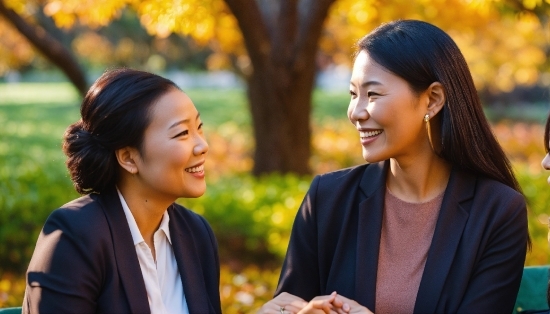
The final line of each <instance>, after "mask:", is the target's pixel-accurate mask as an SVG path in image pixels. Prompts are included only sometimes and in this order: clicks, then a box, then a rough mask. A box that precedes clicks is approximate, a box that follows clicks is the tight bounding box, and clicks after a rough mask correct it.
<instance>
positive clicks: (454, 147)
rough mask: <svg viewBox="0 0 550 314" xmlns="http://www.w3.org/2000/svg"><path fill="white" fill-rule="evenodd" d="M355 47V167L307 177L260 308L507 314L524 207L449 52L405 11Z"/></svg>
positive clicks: (517, 275) (452, 49) (515, 282)
mask: <svg viewBox="0 0 550 314" xmlns="http://www.w3.org/2000/svg"><path fill="white" fill-rule="evenodd" d="M357 47H358V51H357V54H356V56H355V61H354V66H353V72H352V77H351V81H350V94H351V100H350V104H349V108H348V118H349V120H350V122H351V123H352V124H353V126H354V127H355V128H356V129H357V132H358V135H359V140H360V142H361V146H362V151H363V157H364V159H365V160H366V161H367V164H364V165H360V166H356V167H352V168H348V169H343V170H339V171H335V172H331V173H327V174H323V175H320V176H317V177H315V178H314V180H313V182H312V183H311V187H310V189H309V191H308V193H307V195H306V197H305V199H304V201H303V203H302V205H301V207H300V210H299V212H298V214H297V216H296V219H295V222H294V227H293V230H292V235H291V239H290V244H289V247H288V251H287V255H286V259H285V262H284V265H283V268H282V271H281V277H280V281H279V285H278V288H277V291H276V298H275V299H273V300H272V301H270V302H268V303H267V304H265V305H264V307H263V308H262V309H261V310H260V313H279V314H280V313H292V312H299V311H300V312H301V313H309V312H319V311H322V312H327V313H328V312H331V311H336V312H339V313H342V312H351V313H372V312H374V313H377V314H380V313H413V312H414V313H457V312H461V313H510V312H511V311H512V309H513V306H514V303H515V300H516V295H517V292H518V289H519V285H520V281H521V276H522V271H523V264H524V260H525V254H526V249H527V246H528V243H529V236H528V231H527V210H526V204H525V200H524V197H523V195H522V193H521V190H520V187H519V185H518V182H517V181H516V179H515V177H514V174H513V171H512V167H511V165H510V162H509V161H508V159H507V157H506V156H505V154H504V152H503V150H502V148H501V147H500V145H499V144H498V142H497V141H496V139H495V137H494V135H493V133H492V132H491V129H490V126H489V123H488V122H487V119H486V117H485V116H484V113H483V110H482V107H481V103H480V100H479V97H478V94H477V92H476V89H475V87H474V83H473V80H472V77H471V74H470V71H469V69H468V66H467V64H466V61H465V59H464V57H463V56H462V54H461V52H460V50H459V48H458V47H457V45H456V44H455V43H454V41H453V40H452V39H451V38H450V37H449V36H448V35H447V34H446V33H445V32H443V31H442V30H441V29H439V28H437V27H436V26H434V25H431V24H429V23H425V22H422V21H415V20H399V21H394V22H391V23H387V24H383V25H381V26H379V27H378V28H376V29H375V30H373V31H372V32H371V33H370V34H368V35H366V36H365V37H364V38H362V39H361V40H360V41H359V42H358V45H357ZM333 292H336V294H335V293H333ZM310 300H312V301H311V302H309V303H308V301H310Z"/></svg>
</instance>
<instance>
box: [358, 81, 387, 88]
mask: <svg viewBox="0 0 550 314" xmlns="http://www.w3.org/2000/svg"><path fill="white" fill-rule="evenodd" d="M350 84H351V85H353V86H355V84H353V82H350ZM371 85H377V86H382V85H383V84H382V83H380V82H378V81H367V82H364V83H361V88H365V87H369V86H371Z"/></svg>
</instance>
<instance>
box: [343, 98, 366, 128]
mask: <svg viewBox="0 0 550 314" xmlns="http://www.w3.org/2000/svg"><path fill="white" fill-rule="evenodd" d="M369 118H370V114H369V112H368V111H367V107H366V105H365V104H364V103H363V102H362V101H359V98H357V99H352V100H351V101H350V103H349V106H348V119H349V121H350V122H351V123H352V124H353V125H355V124H356V123H357V122H359V121H363V120H368V119H369Z"/></svg>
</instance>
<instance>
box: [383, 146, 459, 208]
mask: <svg viewBox="0 0 550 314" xmlns="http://www.w3.org/2000/svg"><path fill="white" fill-rule="evenodd" d="M426 155H427V156H426ZM426 155H423V156H417V157H416V158H412V159H409V160H405V161H404V160H397V159H394V158H392V159H390V169H389V172H388V176H387V180H386V184H387V186H388V188H389V189H390V190H391V191H392V193H393V194H394V195H395V196H397V197H399V198H400V199H402V200H404V201H408V202H412V203H420V202H426V201H429V200H431V199H433V198H434V197H436V196H438V195H439V194H441V193H442V192H443V191H444V190H445V188H446V187H447V182H448V181H449V176H450V174H451V165H450V164H449V163H448V162H447V161H445V160H444V159H442V158H441V157H439V156H437V155H436V154H435V153H433V152H431V150H430V154H426Z"/></svg>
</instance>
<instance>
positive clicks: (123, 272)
mask: <svg viewBox="0 0 550 314" xmlns="http://www.w3.org/2000/svg"><path fill="white" fill-rule="evenodd" d="M80 114H81V119H80V120H79V121H77V122H76V123H74V124H72V125H71V126H69V127H68V129H67V131H66V132H65V135H64V139H63V151H64V152H65V154H66V155H67V167H68V169H69V173H70V175H71V179H72V181H73V183H74V187H75V189H76V190H77V191H78V192H79V193H80V194H82V195H83V196H82V197H80V198H78V199H76V200H73V201H71V202H69V203H67V204H65V205H63V206H61V207H60V208H59V209H56V210H54V211H53V212H52V214H51V215H50V216H49V217H48V219H47V221H46V223H45V225H44V227H43V229H42V232H41V233H40V236H39V238H38V241H37V243H36V247H35V250H34V253H33V256H32V259H31V262H30V264H29V267H28V270H27V286H26V290H25V297H24V300H23V313H221V306H220V296H219V261H218V252H217V242H216V239H215V237H214V234H213V232H212V230H211V228H210V226H209V225H208V223H207V222H206V220H205V219H204V218H203V217H201V216H199V215H198V214H195V213H193V212H192V211H190V210H189V209H187V208H184V207H183V206H181V205H178V204H176V203H175V201H176V200H177V199H178V198H180V197H185V198H195V197H199V196H201V195H202V194H203V193H204V192H205V189H206V184H205V180H204V177H205V172H204V162H205V159H206V155H207V152H208V144H207V143H206V141H205V139H204V135H203V131H202V122H201V119H200V115H199V113H198V111H197V109H196V108H195V106H194V104H193V102H192V101H191V99H190V98H189V97H188V96H187V95H186V94H185V93H184V92H183V91H182V90H180V89H179V88H178V87H177V86H176V85H175V84H174V83H173V82H172V81H170V80H168V79H165V78H162V77H160V76H158V75H155V74H151V73H147V72H142V71H136V70H131V69H115V70H110V71H107V72H105V73H104V74H103V75H102V76H101V77H100V78H99V79H97V81H96V82H95V83H94V84H93V85H92V87H91V88H90V90H89V91H88V93H87V94H86V96H85V98H84V100H83V102H82V106H81V110H80Z"/></svg>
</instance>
